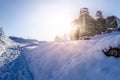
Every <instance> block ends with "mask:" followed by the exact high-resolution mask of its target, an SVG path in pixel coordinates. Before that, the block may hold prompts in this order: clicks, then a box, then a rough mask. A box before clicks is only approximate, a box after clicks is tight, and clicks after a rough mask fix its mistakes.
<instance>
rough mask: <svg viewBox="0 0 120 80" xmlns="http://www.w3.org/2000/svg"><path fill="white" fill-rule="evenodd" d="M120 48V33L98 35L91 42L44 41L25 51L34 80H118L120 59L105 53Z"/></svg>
mask: <svg viewBox="0 0 120 80" xmlns="http://www.w3.org/2000/svg"><path fill="white" fill-rule="evenodd" d="M110 46H111V47H119V46H120V33H119V32H113V33H109V34H103V35H96V36H95V37H93V38H92V39H91V40H80V41H63V42H44V43H40V44H39V45H38V47H37V48H32V49H28V48H27V47H26V49H24V51H23V54H24V55H25V58H26V60H27V63H28V65H29V68H30V71H31V72H32V75H33V77H34V80H119V79H120V59H119V58H115V57H107V56H105V55H104V53H103V52H102V50H108V49H109V47H110Z"/></svg>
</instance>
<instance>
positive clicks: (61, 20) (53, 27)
mask: <svg viewBox="0 0 120 80" xmlns="http://www.w3.org/2000/svg"><path fill="white" fill-rule="evenodd" d="M70 13H72V12H71V11H70V10H69V9H68V7H66V6H57V7H54V8H51V9H50V10H49V9H46V11H45V12H44V14H45V15H46V16H45V20H46V24H45V26H46V28H48V29H49V31H51V36H52V37H55V36H56V35H58V36H63V35H65V34H66V35H69V33H70V30H71V22H72V15H71V14H70Z"/></svg>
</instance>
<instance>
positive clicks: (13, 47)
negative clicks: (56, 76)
mask: <svg viewBox="0 0 120 80" xmlns="http://www.w3.org/2000/svg"><path fill="white" fill-rule="evenodd" d="M0 80H33V78H32V75H31V73H30V71H29V68H28V65H27V63H26V61H25V59H24V57H23V56H22V54H20V50H19V47H18V45H17V44H16V43H15V42H14V41H13V40H11V39H10V38H9V37H7V36H6V35H4V34H3V35H0Z"/></svg>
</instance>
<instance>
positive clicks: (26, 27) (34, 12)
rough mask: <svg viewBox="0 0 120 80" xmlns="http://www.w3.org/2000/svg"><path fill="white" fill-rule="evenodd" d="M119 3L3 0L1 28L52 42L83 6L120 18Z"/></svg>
mask: <svg viewBox="0 0 120 80" xmlns="http://www.w3.org/2000/svg"><path fill="white" fill-rule="evenodd" d="M119 3H120V0H116V1H115V0H0V25H1V26H2V27H3V28H4V31H5V33H6V34H7V35H8V36H18V37H24V38H35V39H39V40H53V39H54V36H55V35H59V34H60V35H61V34H64V33H67V32H68V31H69V29H70V22H71V21H72V20H73V19H75V18H77V17H78V15H79V10H80V8H81V7H88V8H89V11H90V14H91V15H94V14H95V12H96V11H97V10H101V11H103V15H104V16H105V17H107V16H110V15H116V16H118V17H120V9H119V8H120V5H119Z"/></svg>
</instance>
